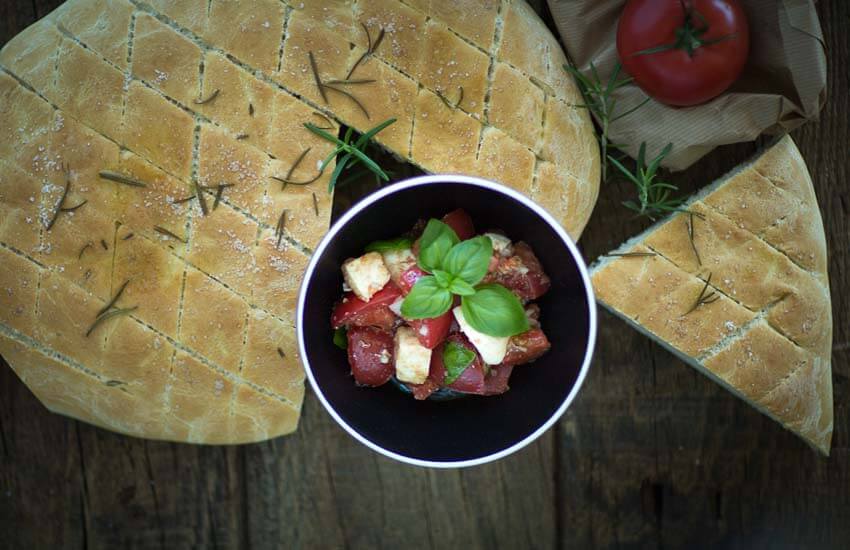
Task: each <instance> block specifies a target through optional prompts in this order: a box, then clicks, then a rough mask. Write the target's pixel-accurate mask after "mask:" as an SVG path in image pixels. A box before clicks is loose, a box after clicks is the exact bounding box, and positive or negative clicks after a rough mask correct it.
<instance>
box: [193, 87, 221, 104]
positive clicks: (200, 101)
mask: <svg viewBox="0 0 850 550" xmlns="http://www.w3.org/2000/svg"><path fill="white" fill-rule="evenodd" d="M219 93H221V90H219V89H218V88H216V89H215V90H213V92H212V93H211V94H210V95H208V96H207V97H206V98H198V99H196V100H195V105H205V104H207V103H209V102H210V101H213V100H214V99H215V98H217V97H218V94H219Z"/></svg>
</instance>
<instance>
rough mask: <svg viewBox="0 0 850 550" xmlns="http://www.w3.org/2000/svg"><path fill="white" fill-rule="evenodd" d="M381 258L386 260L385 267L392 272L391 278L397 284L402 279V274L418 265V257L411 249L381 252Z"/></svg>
mask: <svg viewBox="0 0 850 550" xmlns="http://www.w3.org/2000/svg"><path fill="white" fill-rule="evenodd" d="M381 256H383V258H384V265H386V266H387V269H388V270H389V272H390V278H391V279H392V280H393V282H394V283H396V284H398V281H399V279H401V274H402V273H404V272H405V271H407V270H408V269H410V268H411V267H413V266H414V265H416V256H414V255H413V250H411V249H409V248H403V249H401V250H387V251H386V252H381Z"/></svg>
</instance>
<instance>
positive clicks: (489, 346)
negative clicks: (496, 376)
mask: <svg viewBox="0 0 850 550" xmlns="http://www.w3.org/2000/svg"><path fill="white" fill-rule="evenodd" d="M452 313H454V315H455V319H457V324H458V325H459V326H460V331H461V332H462V333H464V334H465V335H466V337H467V338H469V341H470V342H472V345H473V346H475V349H477V350H478V354H479V355H481V359H482V360H483V361H484V362H485V363H487V364H488V365H498V364H499V363H501V362H502V360H503V359H504V358H505V355H507V353H508V340H510V338H509V337H501V336H490V335H489V334H484V333H483V332H478V331H477V330H475V329H474V328H472V327H471V326H469V324H468V323H467V322H466V319H464V318H463V311H462V310H461V307H460V306H457V307H456V308H454V309H453V310H452Z"/></svg>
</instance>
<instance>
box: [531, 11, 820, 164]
mask: <svg viewBox="0 0 850 550" xmlns="http://www.w3.org/2000/svg"><path fill="white" fill-rule="evenodd" d="M548 3H549V7H550V9H551V11H552V15H553V17H554V19H555V23H556V25H557V27H558V30H559V31H560V33H561V38H562V40H563V43H564V45H565V46H566V49H567V53H568V55H569V56H570V58H571V59H572V60H573V62H574V63H575V65H576V66H577V67H578V68H579V69H580V70H581V71H582V72H586V71H588V70H589V69H590V62H591V61H592V62H593V63H594V65H596V68H597V70H598V71H599V74H600V76H601V77H602V79H603V80H607V78H608V76H609V75H610V74H611V72H612V70H613V68H614V66H615V65H616V63H617V61H618V56H617V46H616V32H617V22H618V20H619V16H620V13H621V12H622V10H623V6H624V5H625V0H548ZM741 3H742V5H743V7H744V10H745V11H746V13H747V18H748V20H749V27H750V54H749V59H748V61H747V65H746V67H745V68H744V71H743V73H742V74H741V77H740V78H739V79H738V81H737V82H735V83H734V84H733V85H732V87H731V88H729V89H728V90H727V91H726V92H724V93H723V94H721V95H720V96H718V97H716V98H715V99H713V100H711V101H709V102H708V103H705V104H703V105H697V106H694V107H685V108H682V107H671V106H668V105H664V104H662V103H659V102H657V101H655V100H651V101H649V102H648V103H647V104H646V105H644V106H643V107H640V108H639V109H638V110H637V111H635V112H634V113H632V114H630V115H628V116H626V117H623V118H622V119H620V120H618V121H616V122H614V123H612V124H611V125H610V127H609V133H610V138H611V140H612V141H613V142H614V143H620V144H625V145H626V147H625V151H626V152H627V153H628V154H630V155H631V156H632V157H635V156H637V152H638V148H639V147H640V144H641V142H646V144H647V153H648V154H649V155H651V156H650V158H652V157H653V156H655V155H657V154H658V152H660V151H661V149H663V148H664V146H665V145H667V144H668V143H673V152H672V153H670V155H669V156H668V157H667V158H665V160H664V162H663V163H662V165H663V166H665V167H667V168H669V169H672V170H683V169H685V168H687V167H688V166H690V165H691V164H693V163H694V162H696V161H697V160H699V159H700V158H701V157H702V156H703V155H706V154H707V153H708V152H710V151H711V150H712V149H714V148H715V147H717V146H718V145H725V144H728V143H737V142H742V141H752V140H754V139H756V138H757V137H758V136H759V135H760V134H762V133H768V134H781V133H785V132H788V131H790V130H793V129H794V128H796V127H798V126H800V125H801V124H803V123H804V122H806V121H808V120H815V119H817V117H818V113H819V112H820V110H821V108H822V107H823V105H824V102H825V101H826V50H825V45H824V40H823V34H822V32H821V27H820V21H819V20H818V16H817V12H816V11H815V6H814V3H813V2H812V0H741ZM621 75H625V72H622V73H621ZM616 97H617V102H618V107H617V111H616V112H619V113H623V112H625V111H626V110H628V109H630V108H631V107H633V106H635V105H637V104H639V103H640V102H641V101H644V100H645V98H646V94H644V92H643V91H642V90H641V89H640V88H638V87H637V85H635V84H629V85H627V86H624V87H623V88H621V89H620V90H618V91H617V92H616ZM614 114H615V115H616V113H614Z"/></svg>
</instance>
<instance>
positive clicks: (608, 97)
mask: <svg viewBox="0 0 850 550" xmlns="http://www.w3.org/2000/svg"><path fill="white" fill-rule="evenodd" d="M621 69H622V65H621V64H620V63H619V62H618V63H617V64H616V65H615V66H614V71H613V72H612V74H611V77H610V78H609V79H608V81H607V82H603V81H602V79H601V78H600V76H599V72H598V71H597V70H596V65H594V64H593V62H591V63H590V75H585V74H584V73H582V72H581V71H580V70H578V68H577V67H574V66H573V65H564V70H566V71H567V72H568V73H570V74H571V75H573V77H574V78H575V79H576V83H577V84H578V89H579V91H580V92H581V96H582V98H583V99H584V104H583V105H576V107H581V108H584V109H587V110H588V111H590V112H591V113H593V114H594V115H596V118H597V119H598V120H599V126H600V130H601V131H600V132H599V147H600V152H601V155H602V162H601V164H602V181H607V180H608V158H609V149H610V148H616V149H619V148H620V147H622V145H618V144H615V143H611V140H610V138H609V137H608V130H609V127H610V125H611V124H612V123H613V122H616V121H618V120H620V119H621V118H623V117H625V116H628V115H630V114H632V113H633V112H635V111H637V110H638V109H640V108H641V107H643V106H644V105H645V104H646V103H647V102H648V101H649V100H650V98H649V97H647V98H646V99H645V100H643V101H642V102H640V103H639V104H637V105H635V106H634V107H632V108H631V109H629V110H628V111H625V112H623V113H619V114H616V108H617V98H616V97H615V96H614V92H616V91H617V90H619V89H620V88H622V87H623V86H625V85H627V84H629V83H631V82H632V80H634V79H633V78H624V79H622V80H617V78H618V77H619V76H620V70H621Z"/></svg>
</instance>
